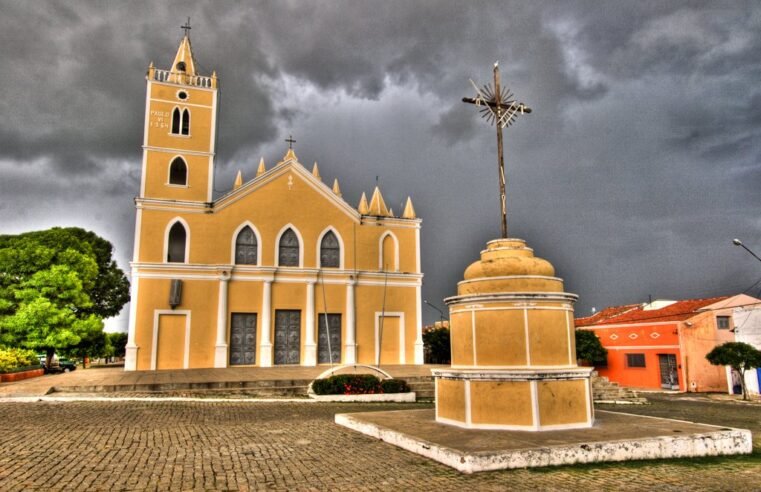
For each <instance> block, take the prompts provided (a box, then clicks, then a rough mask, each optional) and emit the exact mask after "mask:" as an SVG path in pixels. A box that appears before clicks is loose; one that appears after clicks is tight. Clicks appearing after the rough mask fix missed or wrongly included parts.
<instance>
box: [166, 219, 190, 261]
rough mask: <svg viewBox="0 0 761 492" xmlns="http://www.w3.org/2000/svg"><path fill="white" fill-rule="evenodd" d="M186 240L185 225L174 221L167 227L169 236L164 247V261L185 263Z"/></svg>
mask: <svg viewBox="0 0 761 492" xmlns="http://www.w3.org/2000/svg"><path fill="white" fill-rule="evenodd" d="M186 241H187V233H186V232H185V227H184V226H183V225H182V224H181V223H179V222H175V223H174V225H173V226H172V228H171V229H169V238H168V242H169V244H167V248H166V261H167V262H169V263H185V243H186Z"/></svg>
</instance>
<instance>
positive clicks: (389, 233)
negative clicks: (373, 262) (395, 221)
mask: <svg viewBox="0 0 761 492" xmlns="http://www.w3.org/2000/svg"><path fill="white" fill-rule="evenodd" d="M386 236H391V238H392V239H393V240H394V265H393V268H392V269H391V270H390V271H392V272H398V271H399V238H397V237H396V234H394V233H393V232H392V231H385V232H384V233H383V234H381V237H380V239H379V240H378V252H379V253H380V254H379V255H378V270H380V271H382V272H383V271H386V269H385V268H384V265H383V257H384V256H385V251H384V249H383V240H384V239H386Z"/></svg>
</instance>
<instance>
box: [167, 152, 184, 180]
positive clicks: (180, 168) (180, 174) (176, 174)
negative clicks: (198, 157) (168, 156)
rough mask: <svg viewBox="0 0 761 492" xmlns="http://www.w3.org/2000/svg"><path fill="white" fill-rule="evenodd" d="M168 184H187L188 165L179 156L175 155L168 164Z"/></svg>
mask: <svg viewBox="0 0 761 492" xmlns="http://www.w3.org/2000/svg"><path fill="white" fill-rule="evenodd" d="M169 184H173V185H182V186H186V185H187V184H188V165H187V164H185V161H184V160H182V158H181V157H175V158H174V160H173V161H172V163H171V164H170V165H169Z"/></svg>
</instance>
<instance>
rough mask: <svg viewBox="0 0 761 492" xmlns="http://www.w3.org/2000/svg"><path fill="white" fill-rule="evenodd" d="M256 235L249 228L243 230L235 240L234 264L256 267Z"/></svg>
mask: <svg viewBox="0 0 761 492" xmlns="http://www.w3.org/2000/svg"><path fill="white" fill-rule="evenodd" d="M257 246H258V245H257V244H256V234H254V231H253V229H251V228H250V227H249V226H246V227H244V228H243V230H241V231H240V233H238V237H237V238H236V239H235V263H236V264H237V265H256V253H257V251H256V249H257Z"/></svg>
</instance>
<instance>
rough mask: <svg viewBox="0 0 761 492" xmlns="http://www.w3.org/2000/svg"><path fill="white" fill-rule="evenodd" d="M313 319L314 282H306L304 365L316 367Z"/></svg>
mask: <svg viewBox="0 0 761 492" xmlns="http://www.w3.org/2000/svg"><path fill="white" fill-rule="evenodd" d="M316 328H317V327H316V326H315V317H314V280H308V281H307V298H306V337H305V340H304V365H305V366H316V365H317V344H316V343H315V341H314V340H315V338H314V335H315V331H316Z"/></svg>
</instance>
